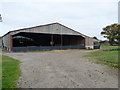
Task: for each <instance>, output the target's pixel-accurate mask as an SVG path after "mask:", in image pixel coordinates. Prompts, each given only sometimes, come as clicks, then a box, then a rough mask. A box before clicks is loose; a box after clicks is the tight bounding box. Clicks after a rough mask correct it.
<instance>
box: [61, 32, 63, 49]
mask: <svg viewBox="0 0 120 90" xmlns="http://www.w3.org/2000/svg"><path fill="white" fill-rule="evenodd" d="M62 45H63V37H62V34H61V49H62Z"/></svg>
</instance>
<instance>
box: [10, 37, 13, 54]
mask: <svg viewBox="0 0 120 90" xmlns="http://www.w3.org/2000/svg"><path fill="white" fill-rule="evenodd" d="M12 51H13V37H12V35H10V52H12Z"/></svg>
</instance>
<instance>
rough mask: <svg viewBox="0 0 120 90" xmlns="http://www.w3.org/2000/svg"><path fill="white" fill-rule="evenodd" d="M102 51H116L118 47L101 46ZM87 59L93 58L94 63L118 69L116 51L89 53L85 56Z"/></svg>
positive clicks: (119, 66)
mask: <svg viewBox="0 0 120 90" xmlns="http://www.w3.org/2000/svg"><path fill="white" fill-rule="evenodd" d="M101 48H102V49H116V48H118V46H101ZM85 57H89V58H93V59H94V60H95V62H97V63H101V64H105V65H108V66H111V67H114V68H120V65H119V64H118V62H119V61H118V50H115V51H109V50H108V51H105V50H98V51H94V52H90V54H89V55H87V56H85Z"/></svg>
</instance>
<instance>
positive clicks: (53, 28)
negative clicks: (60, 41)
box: [11, 24, 80, 35]
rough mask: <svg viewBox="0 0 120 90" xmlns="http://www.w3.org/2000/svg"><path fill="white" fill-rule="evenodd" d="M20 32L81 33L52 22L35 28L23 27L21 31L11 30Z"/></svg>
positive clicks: (15, 32)
mask: <svg viewBox="0 0 120 90" xmlns="http://www.w3.org/2000/svg"><path fill="white" fill-rule="evenodd" d="M20 32H31V33H48V34H66V35H80V34H79V33H77V32H75V31H73V30H71V29H69V28H66V27H64V26H62V25H60V24H52V25H48V26H40V27H34V28H28V29H23V30H19V31H14V32H11V35H14V34H17V33H20Z"/></svg>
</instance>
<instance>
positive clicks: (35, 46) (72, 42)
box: [12, 32, 85, 51]
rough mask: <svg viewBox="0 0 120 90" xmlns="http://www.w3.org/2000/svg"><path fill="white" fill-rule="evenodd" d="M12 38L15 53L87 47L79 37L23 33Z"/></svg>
mask: <svg viewBox="0 0 120 90" xmlns="http://www.w3.org/2000/svg"><path fill="white" fill-rule="evenodd" d="M12 37H13V51H39V50H53V49H80V48H84V46H85V43H84V42H85V39H84V38H83V37H82V36H78V35H60V34H43V33H27V32H21V33H18V34H15V35H13V36H12Z"/></svg>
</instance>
